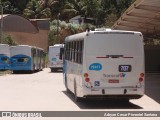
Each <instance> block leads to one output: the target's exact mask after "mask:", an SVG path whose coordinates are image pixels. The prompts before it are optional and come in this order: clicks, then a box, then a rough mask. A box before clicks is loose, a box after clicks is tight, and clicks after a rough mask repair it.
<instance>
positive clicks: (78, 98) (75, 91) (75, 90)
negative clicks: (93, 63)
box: [74, 81, 81, 102]
mask: <svg viewBox="0 0 160 120" xmlns="http://www.w3.org/2000/svg"><path fill="white" fill-rule="evenodd" d="M74 99H75V101H76V102H80V101H81V98H80V97H78V96H77V87H76V81H74Z"/></svg>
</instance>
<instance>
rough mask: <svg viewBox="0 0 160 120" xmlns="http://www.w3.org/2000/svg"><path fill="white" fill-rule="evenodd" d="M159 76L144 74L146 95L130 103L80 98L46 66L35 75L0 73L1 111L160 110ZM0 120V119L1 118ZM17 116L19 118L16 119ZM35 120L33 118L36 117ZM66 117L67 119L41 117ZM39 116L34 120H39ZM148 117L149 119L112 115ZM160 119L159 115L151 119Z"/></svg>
mask: <svg viewBox="0 0 160 120" xmlns="http://www.w3.org/2000/svg"><path fill="white" fill-rule="evenodd" d="M159 93H160V75H158V74H147V75H146V94H145V95H144V96H143V97H142V98H141V99H138V100H130V102H129V103H123V104H122V103H118V102H114V103H113V102H109V103H107V102H106V101H83V102H81V103H77V102H75V101H74V96H73V95H72V94H68V93H66V91H65V87H64V85H63V77H62V73H61V72H59V73H51V72H50V70H49V69H48V68H46V69H44V70H43V71H41V72H37V73H34V74H10V75H5V76H0V95H1V97H0V111H160V94H159ZM0 119H1V118H0ZM17 119H20V118H16V120H17ZM35 119H36V118H35ZM41 119H49V120H52V119H55V120H63V119H64V120H65V119H66V118H41ZM41 119H40V118H38V119H37V120H41ZM67 119H69V120H72V119H73V120H75V119H78V120H81V119H83V120H99V119H101V120H108V119H110V118H109V117H106V118H104V117H101V118H67ZM114 119H116V120H117V119H121V120H125V119H126V120H128V119H138V120H143V119H146V120H151V119H152V118H151V117H148V118H142V117H141V118H129V117H127V118H124V117H121V118H114V117H113V118H112V120H114ZM153 119H157V120H160V118H153Z"/></svg>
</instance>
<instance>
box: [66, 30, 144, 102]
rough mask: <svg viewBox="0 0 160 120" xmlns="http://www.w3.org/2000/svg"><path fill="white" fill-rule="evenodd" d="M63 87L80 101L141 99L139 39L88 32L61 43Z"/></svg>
mask: <svg viewBox="0 0 160 120" xmlns="http://www.w3.org/2000/svg"><path fill="white" fill-rule="evenodd" d="M63 69H64V84H65V87H66V89H67V91H68V90H69V91H71V92H72V93H74V95H75V99H76V100H79V99H80V98H116V99H117V98H118V99H121V100H127V101H128V100H129V99H138V98H141V97H142V96H143V95H144V87H145V84H144V81H145V80H144V79H145V78H144V77H145V71H144V47H143V36H142V34H141V33H140V32H134V31H120V30H108V31H89V32H83V33H79V34H75V35H72V36H68V37H66V39H65V47H64V68H63Z"/></svg>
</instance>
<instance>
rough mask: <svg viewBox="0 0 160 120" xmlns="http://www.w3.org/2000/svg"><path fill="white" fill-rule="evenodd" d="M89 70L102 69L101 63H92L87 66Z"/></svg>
mask: <svg viewBox="0 0 160 120" xmlns="http://www.w3.org/2000/svg"><path fill="white" fill-rule="evenodd" d="M89 70H96V71H99V70H102V65H101V64H100V63H93V64H91V65H90V66H89Z"/></svg>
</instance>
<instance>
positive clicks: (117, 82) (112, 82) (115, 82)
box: [108, 79, 119, 83]
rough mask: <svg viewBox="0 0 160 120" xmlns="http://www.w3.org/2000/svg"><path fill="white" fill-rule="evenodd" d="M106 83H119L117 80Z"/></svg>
mask: <svg viewBox="0 0 160 120" xmlns="http://www.w3.org/2000/svg"><path fill="white" fill-rule="evenodd" d="M108 82H109V83H119V80H113V79H112V80H109V81H108Z"/></svg>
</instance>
